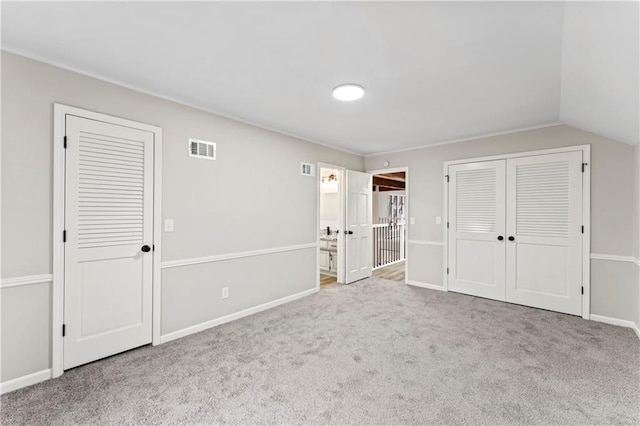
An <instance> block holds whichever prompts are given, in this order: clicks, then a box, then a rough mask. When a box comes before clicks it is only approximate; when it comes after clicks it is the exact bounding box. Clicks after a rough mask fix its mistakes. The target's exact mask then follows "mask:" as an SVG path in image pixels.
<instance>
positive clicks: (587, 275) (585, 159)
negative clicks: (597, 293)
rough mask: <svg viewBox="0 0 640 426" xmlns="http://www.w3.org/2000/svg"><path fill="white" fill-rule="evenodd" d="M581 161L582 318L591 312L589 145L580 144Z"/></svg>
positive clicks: (585, 317) (586, 317)
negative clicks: (582, 229) (583, 165)
mask: <svg viewBox="0 0 640 426" xmlns="http://www.w3.org/2000/svg"><path fill="white" fill-rule="evenodd" d="M580 148H581V149H582V163H583V164H584V163H586V166H585V167H584V173H582V225H583V226H584V234H583V237H582V286H583V288H584V291H583V295H582V318H584V319H588V318H589V315H590V313H591V261H590V259H589V257H590V256H591V145H582V146H581V147H580Z"/></svg>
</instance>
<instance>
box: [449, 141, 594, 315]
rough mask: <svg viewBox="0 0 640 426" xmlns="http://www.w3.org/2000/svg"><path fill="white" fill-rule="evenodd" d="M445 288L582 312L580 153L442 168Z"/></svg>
mask: <svg viewBox="0 0 640 426" xmlns="http://www.w3.org/2000/svg"><path fill="white" fill-rule="evenodd" d="M449 177H450V179H449V194H448V195H449V238H448V247H449V253H448V259H449V289H450V290H452V291H457V292H461V293H466V294H472V295H475V296H481V297H486V298H490V299H495V300H502V301H507V302H511V303H518V304H521V305H527V306H533V307H537V308H543V309H549V310H553V311H558V312H564V313H568V314H574V315H580V314H581V313H582V262H583V260H582V236H583V223H582V202H583V200H582V152H581V151H574V152H565V153H558V154H545V155H533V156H527V157H519V158H509V159H504V160H496V161H486V162H477V163H467V164H457V165H451V166H449Z"/></svg>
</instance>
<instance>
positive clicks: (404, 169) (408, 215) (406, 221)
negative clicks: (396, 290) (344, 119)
mask: <svg viewBox="0 0 640 426" xmlns="http://www.w3.org/2000/svg"><path fill="white" fill-rule="evenodd" d="M398 172H404V193H405V205H404V232H405V234H406V235H407V237H406V239H405V241H409V231H410V228H409V223H410V222H411V220H410V218H411V198H410V197H409V195H410V194H411V191H410V190H409V187H410V186H411V179H410V178H409V166H402V167H387V168H386V169H378V170H368V171H367V173H370V174H371V175H379V174H382V173H398ZM408 244H409V243H408V242H407V245H408ZM403 260H404V282H405V284H406V283H407V277H408V276H409V250H405V253H404V259H403ZM385 266H386V265H385Z"/></svg>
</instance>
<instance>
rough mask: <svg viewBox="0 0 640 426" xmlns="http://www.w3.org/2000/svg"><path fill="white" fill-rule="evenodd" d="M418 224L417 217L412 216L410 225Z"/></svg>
mask: <svg viewBox="0 0 640 426" xmlns="http://www.w3.org/2000/svg"><path fill="white" fill-rule="evenodd" d="M415 224H416V218H415V217H410V218H409V225H415Z"/></svg>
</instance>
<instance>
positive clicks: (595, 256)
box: [591, 253, 638, 264]
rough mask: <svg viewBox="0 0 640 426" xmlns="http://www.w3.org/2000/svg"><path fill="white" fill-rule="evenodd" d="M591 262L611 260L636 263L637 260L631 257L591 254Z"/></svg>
mask: <svg viewBox="0 0 640 426" xmlns="http://www.w3.org/2000/svg"><path fill="white" fill-rule="evenodd" d="M591 259H592V260H612V261H614V262H631V263H635V264H637V263H638V259H636V258H635V257H633V256H620V255H617V254H599V253H591Z"/></svg>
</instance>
